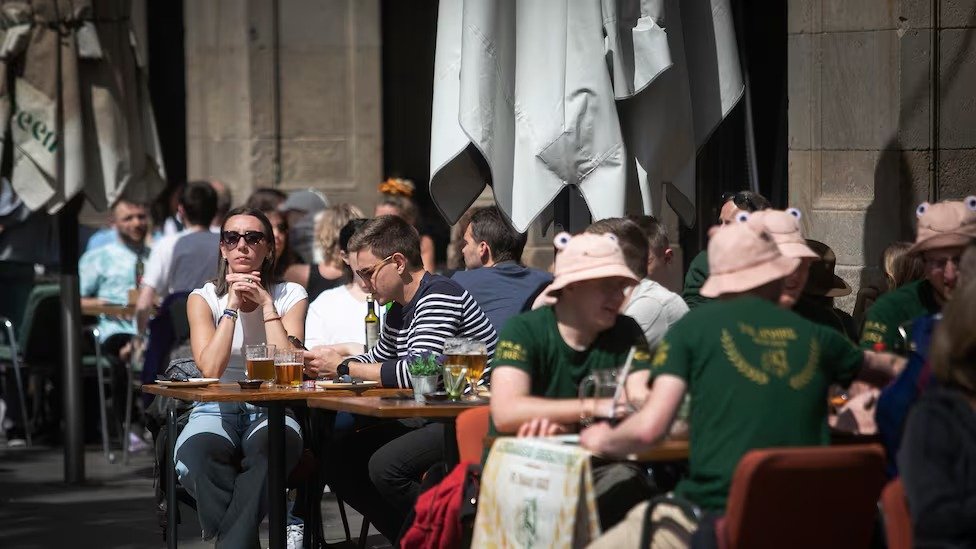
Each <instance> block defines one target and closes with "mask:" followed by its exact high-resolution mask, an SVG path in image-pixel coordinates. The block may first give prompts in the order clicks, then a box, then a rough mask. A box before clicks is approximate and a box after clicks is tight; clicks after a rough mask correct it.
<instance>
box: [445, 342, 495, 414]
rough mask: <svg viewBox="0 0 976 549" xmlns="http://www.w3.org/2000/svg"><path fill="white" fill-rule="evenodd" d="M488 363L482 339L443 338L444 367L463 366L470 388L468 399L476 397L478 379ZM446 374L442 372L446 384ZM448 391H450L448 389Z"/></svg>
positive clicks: (486, 349)
mask: <svg viewBox="0 0 976 549" xmlns="http://www.w3.org/2000/svg"><path fill="white" fill-rule="evenodd" d="M487 363H488V346H487V345H486V344H485V342H484V341H477V340H474V339H471V338H468V337H451V338H447V339H445V340H444V367H445V368H447V367H448V366H451V365H457V366H460V367H463V368H464V374H463V375H464V376H465V378H466V379H467V382H468V387H470V388H471V396H470V397H469V398H470V399H472V400H474V399H477V398H478V381H480V380H481V376H482V374H484V372H485V365H486V364H487ZM447 377H448V374H447V373H445V374H444V380H445V381H444V383H445V385H446V384H447ZM445 388H446V387H445ZM448 392H450V391H448Z"/></svg>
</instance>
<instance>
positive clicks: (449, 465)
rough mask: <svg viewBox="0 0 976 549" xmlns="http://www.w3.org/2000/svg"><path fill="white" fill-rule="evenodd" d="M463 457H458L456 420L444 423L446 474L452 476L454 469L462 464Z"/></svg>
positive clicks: (452, 419)
mask: <svg viewBox="0 0 976 549" xmlns="http://www.w3.org/2000/svg"><path fill="white" fill-rule="evenodd" d="M460 461H461V457H460V456H459V455H458V446H457V425H456V424H455V422H454V418H451V419H448V420H447V421H445V422H444V467H445V469H446V471H444V472H445V473H446V474H450V473H451V471H452V470H453V469H454V467H455V466H456V465H457V464H458V463H460Z"/></svg>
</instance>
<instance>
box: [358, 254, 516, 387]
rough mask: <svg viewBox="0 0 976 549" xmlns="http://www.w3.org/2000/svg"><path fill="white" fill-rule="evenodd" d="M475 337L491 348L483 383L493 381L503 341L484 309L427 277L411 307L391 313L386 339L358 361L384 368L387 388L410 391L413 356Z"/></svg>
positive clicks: (447, 283)
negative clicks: (498, 348) (494, 362)
mask: <svg viewBox="0 0 976 549" xmlns="http://www.w3.org/2000/svg"><path fill="white" fill-rule="evenodd" d="M449 337H469V338H471V339H475V340H478V341H484V342H485V344H486V345H487V346H488V358H489V363H488V366H487V367H486V368H485V373H484V375H483V376H482V379H488V372H489V370H490V369H491V362H490V359H491V357H492V355H493V354H494V353H495V343H496V342H497V340H498V335H497V334H496V333H495V328H493V327H492V325H491V322H489V320H488V317H487V316H485V313H484V311H482V310H481V307H479V306H478V303H477V302H476V301H475V300H474V298H472V297H471V294H469V293H468V292H467V291H465V290H464V288H462V287H461V286H460V285H459V284H458V283H457V282H454V281H453V280H451V279H449V278H447V277H444V276H441V275H437V274H430V273H424V278H423V279H422V280H421V281H420V287H419V288H418V289H417V293H416V294H415V295H414V296H413V299H412V300H410V303H408V304H406V305H405V306H404V305H400V304H399V303H394V304H393V306H392V307H390V310H389V311H388V312H387V313H386V324H385V325H384V326H383V331H382V332H381V333H380V339H379V341H378V342H377V343H376V346H375V347H373V348H372V349H371V350H370V351H369V352H368V353H364V354H361V355H357V356H355V357H353V360H355V361H358V362H364V363H375V362H379V363H381V365H380V380H381V382H382V384H383V386H384V387H410V386H412V384H411V382H410V375H409V374H408V372H407V361H406V358H407V354H408V352H410V351H413V352H414V353H419V352H420V351H432V352H435V353H438V354H442V353H443V352H444V340H445V339H447V338H449Z"/></svg>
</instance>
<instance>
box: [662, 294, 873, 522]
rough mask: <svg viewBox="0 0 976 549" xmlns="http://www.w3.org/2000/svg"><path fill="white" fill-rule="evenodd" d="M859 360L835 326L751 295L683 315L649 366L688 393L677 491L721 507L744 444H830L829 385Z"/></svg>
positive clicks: (843, 379)
mask: <svg viewBox="0 0 976 549" xmlns="http://www.w3.org/2000/svg"><path fill="white" fill-rule="evenodd" d="M862 361H863V355H862V352H861V351H860V350H859V349H858V348H857V347H856V346H855V345H854V343H853V342H851V341H850V340H848V339H847V338H845V337H844V336H842V335H841V334H839V333H838V332H837V331H835V330H832V329H830V328H827V327H824V326H821V325H819V324H814V323H813V322H810V321H808V320H806V319H804V318H801V317H799V316H797V315H796V314H795V313H793V312H792V311H788V310H784V309H781V308H779V307H777V306H776V305H775V304H773V303H771V302H769V301H766V300H763V299H760V298H757V297H741V298H737V299H733V300H729V301H715V302H713V303H709V304H706V305H703V306H701V307H699V308H698V309H695V310H694V311H691V312H690V313H688V314H687V315H685V316H684V318H682V319H681V320H680V321H678V323H677V324H675V325H674V326H673V327H672V328H671V330H670V331H669V332H668V334H667V335H666V336H665V337H664V341H662V342H661V345H660V346H659V347H658V349H657V353H656V354H655V356H654V360H653V364H652V372H653V375H654V376H658V375H661V374H671V375H675V376H678V377H680V378H682V379H684V380H685V381H686V382H687V383H688V392H689V394H690V396H691V414H690V418H689V428H690V431H691V446H690V457H689V466H690V467H689V468H690V476H689V478H687V479H685V480H682V481H681V482H680V483H679V484H678V488H677V492H678V493H679V494H680V495H682V496H683V497H685V498H687V499H689V500H691V501H693V502H694V503H696V504H698V505H699V506H701V507H702V508H704V509H709V510H721V509H724V508H725V500H726V498H727V497H728V490H729V484H730V482H731V481H732V474H733V472H734V471H735V468H736V465H738V463H739V459H740V458H741V457H742V455H743V454H745V453H746V452H747V451H749V450H751V449H754V448H767V447H775V446H809V445H819V444H827V443H828V442H829V431H828V428H827V387H828V385H830V384H831V383H839V384H841V385H847V384H849V383H850V382H851V380H852V379H853V378H854V376H855V375H856V374H857V372H858V370H859V369H860V367H861V363H862Z"/></svg>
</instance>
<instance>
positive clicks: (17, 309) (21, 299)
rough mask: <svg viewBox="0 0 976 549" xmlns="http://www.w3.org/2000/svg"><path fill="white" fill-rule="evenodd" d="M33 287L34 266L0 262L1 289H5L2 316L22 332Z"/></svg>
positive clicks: (0, 300)
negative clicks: (21, 328)
mask: <svg viewBox="0 0 976 549" xmlns="http://www.w3.org/2000/svg"><path fill="white" fill-rule="evenodd" d="M33 287H34V266H33V265H31V264H28V263H17V262H13V261H0V288H3V291H2V292H0V316H5V317H7V318H8V319H9V320H10V322H11V323H13V325H14V326H15V330H17V331H20V327H21V325H22V323H23V321H24V312H25V311H26V310H27V300H28V299H29V298H30V293H31V289H32V288H33ZM18 343H19V342H18Z"/></svg>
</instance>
